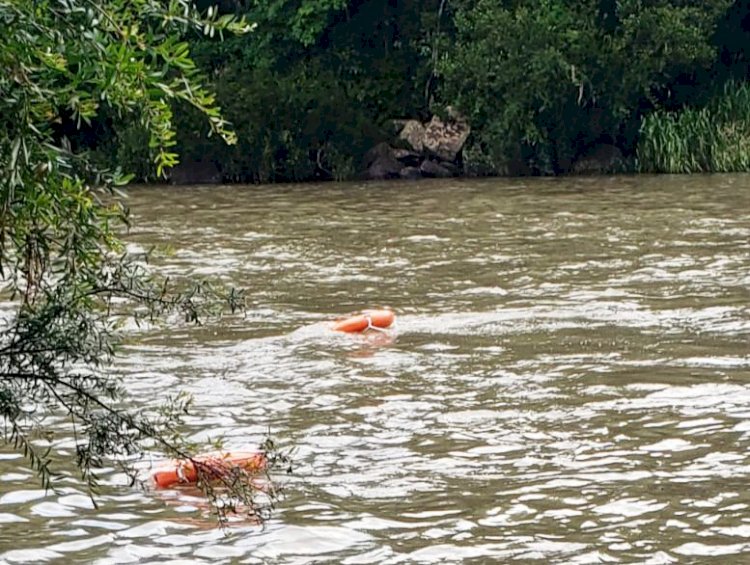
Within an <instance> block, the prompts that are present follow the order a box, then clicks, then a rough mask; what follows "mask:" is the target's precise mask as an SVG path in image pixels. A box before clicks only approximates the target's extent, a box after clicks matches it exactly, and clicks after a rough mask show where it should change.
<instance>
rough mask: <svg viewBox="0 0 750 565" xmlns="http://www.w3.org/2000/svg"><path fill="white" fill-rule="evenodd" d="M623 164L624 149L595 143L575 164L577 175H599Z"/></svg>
mask: <svg viewBox="0 0 750 565" xmlns="http://www.w3.org/2000/svg"><path fill="white" fill-rule="evenodd" d="M622 166H623V156H622V151H620V149H619V148H618V147H616V146H614V145H610V144H601V145H595V146H593V147H591V148H590V149H588V150H587V151H586V152H584V153H583V154H582V155H581V156H580V157H578V159H577V160H576V162H575V163H574V164H573V168H572V172H573V173H575V174H577V175H599V174H604V173H611V172H615V171H617V170H619V169H621V168H622Z"/></svg>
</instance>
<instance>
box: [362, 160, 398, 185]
mask: <svg viewBox="0 0 750 565" xmlns="http://www.w3.org/2000/svg"><path fill="white" fill-rule="evenodd" d="M403 168H404V164H403V163H402V162H401V161H398V160H397V159H395V158H394V157H393V156H392V155H383V156H381V157H378V158H377V159H376V160H375V161H374V162H373V163H372V164H370V166H369V167H368V168H367V175H366V176H367V178H369V179H373V180H383V179H395V178H399V176H400V175H401V170H402V169H403Z"/></svg>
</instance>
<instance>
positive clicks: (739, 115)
mask: <svg viewBox="0 0 750 565" xmlns="http://www.w3.org/2000/svg"><path fill="white" fill-rule="evenodd" d="M637 156H638V168H639V170H641V171H642V172H655V173H709V172H710V173H724V172H740V171H750V83H747V82H743V83H737V82H730V83H727V85H726V86H725V87H724V91H723V92H722V93H721V94H719V95H717V96H715V97H714V98H713V99H711V101H710V102H709V103H708V104H707V105H706V106H705V107H703V108H700V109H695V108H684V109H683V110H681V111H679V112H676V113H673V112H655V113H653V114H650V115H648V116H646V117H645V118H643V121H642V123H641V132H640V139H639V141H638V149H637Z"/></svg>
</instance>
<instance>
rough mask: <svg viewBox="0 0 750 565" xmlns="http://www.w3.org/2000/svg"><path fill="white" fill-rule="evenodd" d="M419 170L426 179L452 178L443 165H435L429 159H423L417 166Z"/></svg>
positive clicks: (451, 174)
mask: <svg viewBox="0 0 750 565" xmlns="http://www.w3.org/2000/svg"><path fill="white" fill-rule="evenodd" d="M419 170H420V172H421V173H422V175H424V176H426V177H433V178H439V179H445V178H448V177H452V176H453V173H452V172H451V171H450V170H449V169H448V168H447V167H444V166H443V165H441V164H440V163H436V162H435V161H431V160H430V159H425V160H424V161H422V164H421V165H420V166H419Z"/></svg>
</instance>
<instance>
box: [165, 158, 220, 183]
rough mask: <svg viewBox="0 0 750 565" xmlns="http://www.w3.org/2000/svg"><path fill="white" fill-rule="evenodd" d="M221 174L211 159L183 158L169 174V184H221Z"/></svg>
mask: <svg viewBox="0 0 750 565" xmlns="http://www.w3.org/2000/svg"><path fill="white" fill-rule="evenodd" d="M221 181H222V174H221V170H220V169H219V167H218V165H217V164H216V163H214V162H213V161H193V160H189V159H188V160H184V161H182V162H180V163H178V164H177V166H175V168H174V169H172V171H171V172H170V174H169V182H170V183H171V184H221Z"/></svg>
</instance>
